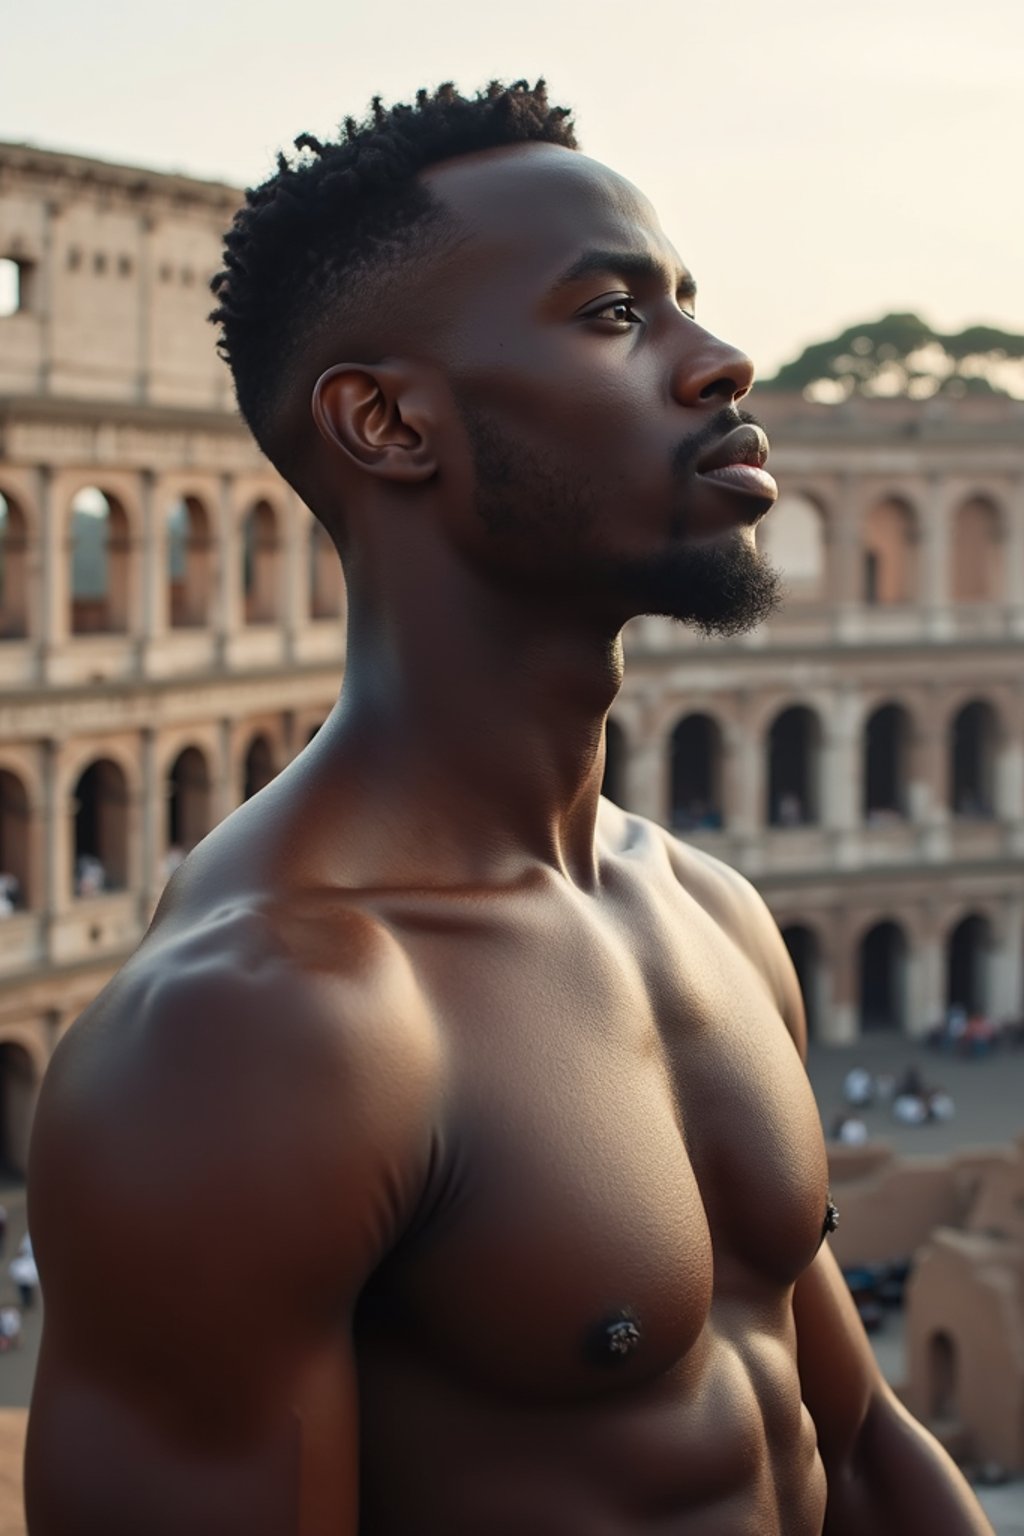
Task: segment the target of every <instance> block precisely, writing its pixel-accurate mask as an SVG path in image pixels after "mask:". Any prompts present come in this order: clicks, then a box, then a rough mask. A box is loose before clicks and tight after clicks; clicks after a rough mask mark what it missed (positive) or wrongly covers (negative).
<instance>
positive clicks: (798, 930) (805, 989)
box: [780, 922, 825, 1040]
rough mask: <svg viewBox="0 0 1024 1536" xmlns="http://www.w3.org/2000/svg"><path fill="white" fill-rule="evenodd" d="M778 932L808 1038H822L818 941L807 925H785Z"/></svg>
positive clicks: (821, 1000)
mask: <svg viewBox="0 0 1024 1536" xmlns="http://www.w3.org/2000/svg"><path fill="white" fill-rule="evenodd" d="M780 931H781V933H782V939H783V943H784V944H785V946H786V948H787V950H788V951H789V958H790V959H791V960H792V962H793V969H794V970H795V971H796V977H797V981H798V982H799V983H800V992H801V995H802V996H803V1000H804V1014H805V1016H806V1018H807V1035H808V1038H809V1039H811V1040H815V1039H818V1038H819V1037H820V1035H821V1034H822V1025H823V1015H824V981H825V973H824V963H823V957H822V947H821V941H820V939H819V937H818V934H817V932H816V931H815V929H814V928H813V927H811V925H810V924H808V923H800V922H794V923H786V924H785V925H784V926H783V927H782V929H781V930H780Z"/></svg>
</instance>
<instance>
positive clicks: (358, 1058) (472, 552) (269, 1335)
mask: <svg viewBox="0 0 1024 1536" xmlns="http://www.w3.org/2000/svg"><path fill="white" fill-rule="evenodd" d="M426 179H427V180H428V181H429V183H430V185H431V186H432V188H433V190H434V192H435V194H436V195H437V196H438V197H440V198H441V199H442V200H443V201H444V202H445V203H446V204H447V205H448V206H449V208H450V209H451V210H452V211H453V213H454V215H455V217H456V219H457V221H458V224H459V227H460V229H461V231H462V234H463V236H464V238H463V239H461V241H460V242H459V244H458V246H457V248H456V249H455V251H454V252H452V253H449V254H448V255H447V256H446V257H445V258H444V259H440V258H439V259H438V260H437V261H435V262H433V263H427V264H425V267H424V270H423V271H422V273H421V274H420V275H419V276H418V278H417V280H416V283H415V285H414V286H413V287H412V288H410V289H409V291H407V292H406V293H405V294H404V295H403V300H402V303H401V304H400V305H399V306H397V308H396V315H395V317H394V318H393V320H392V321H391V324H392V326H393V332H392V333H391V334H388V335H386V336H383V337H381V338H379V342H380V345H379V347H378V350H377V351H376V353H375V354H374V355H375V356H376V357H377V358H378V359H382V361H375V362H374V363H373V364H372V365H370V364H366V363H360V362H346V361H344V359H339V358H338V357H337V355H336V354H335V356H333V357H332V356H331V355H330V344H329V341H328V340H325V355H324V356H321V357H317V358H315V359H311V367H312V368H313V369H314V370H315V371H314V372H313V373H312V376H311V379H310V381H309V386H310V390H311V391H312V395H313V409H312V415H313V419H314V420H315V423H316V430H313V429H312V428H311V429H310V431H309V437H308V451H307V454H306V460H305V464H306V468H305V471H304V473H305V477H306V478H305V484H304V488H305V489H306V493H307V495H308V496H309V497H310V498H311V499H313V500H314V503H315V505H317V507H318V509H320V510H321V512H322V514H323V515H324V517H325V519H326V520H328V521H329V520H331V519H332V518H333V519H336V520H337V519H341V518H342V516H343V517H344V520H345V521H344V539H345V543H346V549H347V560H348V578H349V591H350V603H351V612H352V619H351V644H350V653H349V663H348V672H347V675H346V682H345V688H344V692H343V695H342V700H341V703H340V705H339V707H338V708H337V710H336V711H335V712H334V714H333V715H332V717H331V719H330V720H329V721H328V723H327V724H326V725H325V727H324V728H323V729H322V730H321V731H320V733H319V735H318V736H317V738H316V740H315V742H314V743H313V745H312V746H311V747H310V749H309V750H308V751H306V752H305V753H303V754H302V756H301V758H299V759H298V760H297V761H296V762H295V763H293V764H292V765H291V766H290V767H289V768H288V769H287V770H286V771H285V772H284V773H282V774H281V775H280V776H279V778H278V779H277V780H275V781H274V783H273V784H272V785H271V786H270V787H269V788H268V789H267V790H266V791H265V792H264V793H262V794H261V795H260V796H259V797H258V798H257V799H256V800H255V801H253V802H250V803H249V804H247V805H245V806H244V807H242V809H241V810H240V811H238V812H237V813H236V814H235V815H234V816H232V817H230V818H229V819H228V821H227V822H225V823H224V824H222V825H221V826H220V827H219V828H218V829H217V830H216V831H215V832H214V833H213V834H212V835H211V836H210V837H209V838H207V839H206V841H205V842H204V843H203V844H202V845H201V846H200V847H199V849H197V850H196V852H195V853H194V854H193V855H192V856H191V857H190V859H189V860H188V861H187V863H186V864H185V866H183V868H182V869H181V870H180V871H179V872H178V874H177V875H176V876H175V879H174V880H173V882H172V884H171V887H170V888H169V890H168V892H167V893H166V895H165V897H164V900H163V902H162V903H161V907H160V910H159V912H158V914H157V918H156V920H155V922H154V925H153V927H152V929H151V930H150V933H149V934H148V935H147V938H146V940H145V941H144V943H143V945H142V946H141V948H140V949H139V951H138V952H137V954H136V955H135V956H134V958H133V959H132V960H131V961H130V962H129V964H128V965H127V966H126V967H125V968H124V970H123V971H122V972H121V973H120V974H119V976H118V977H117V978H115V980H114V981H113V982H112V983H111V985H110V986H109V987H108V988H107V990H106V991H105V992H104V993H103V994H102V995H101V997H100V998H99V999H98V1000H97V1002H96V1003H95V1004H94V1005H93V1007H92V1008H91V1009H90V1010H89V1011H88V1012H87V1013H86V1015H85V1016H84V1017H83V1018H82V1020H80V1021H79V1023H78V1024H77V1025H76V1027H75V1028H74V1030H72V1031H71V1032H70V1034H69V1036H68V1037H67V1039H66V1040H65V1041H64V1042H63V1044H62V1045H61V1047H60V1049H59V1051H58V1053H57V1055H56V1057H55V1060H54V1064H53V1067H52V1069H51V1072H50V1074H49V1076H48V1079H47V1083H46V1086H45V1089H44V1093H43V1096H42V1100H41V1103H40V1106H39V1111H38V1117H37V1122H36V1132H35V1139H34V1146H33V1154H32V1166H31V1175H30V1178H31V1219H32V1229H33V1233H34V1236H35V1241H36V1250H37V1254H38V1256H39V1262H40V1267H41V1270H42V1275H43V1283H44V1287H45V1292H46V1302H47V1314H46V1334H45V1338H44V1344H43V1350H42V1356H41V1359H40V1366H39V1374H38V1379H37V1387H36V1393H35V1397H34V1399H33V1406H32V1414H31V1420H30V1434H29V1447H28V1462H27V1499H28V1511H29V1525H30V1530H31V1532H32V1536H58V1533H59V1536H78V1533H82V1536H85V1533H92V1532H95V1531H99V1530H102V1531H103V1532H104V1533H105V1536H138V1533H140V1532H143V1531H144V1532H146V1533H147V1536H172V1533H174V1536H178V1533H183V1532H186V1531H187V1532H189V1533H190V1536H207V1533H208V1536H236V1533H237V1536H291V1533H301V1536H356V1533H357V1532H358V1533H359V1536H437V1533H444V1536H481V1533H483V1532H486V1533H487V1536H526V1533H529V1536H641V1533H644V1532H651V1533H654V1532H655V1531H658V1532H667V1531H669V1530H671V1531H672V1532H678V1533H680V1536H683V1533H685V1536H712V1533H713V1536H771V1533H779V1536H782V1533H785V1536H820V1533H822V1532H827V1533H828V1536H908V1533H914V1532H918V1531H920V1532H928V1533H929V1536H968V1533H971V1536H981V1533H990V1530H991V1528H990V1526H989V1525H988V1523H987V1521H986V1520H985V1518H984V1516H983V1515H982V1514H981V1512H980V1510H979V1509H978V1507H977V1505H976V1503H975V1501H974V1499H973V1496H972V1495H971V1493H970V1491H969V1489H968V1488H967V1486H966V1484H965V1483H964V1482H963V1480H962V1479H961V1477H960V1475H959V1473H958V1472H957V1471H956V1469H955V1468H954V1467H953V1466H952V1464H951V1463H950V1462H949V1461H948V1459H947V1458H946V1457H945V1455H944V1454H943V1453H942V1452H941V1451H940V1450H939V1448H938V1447H937V1445H936V1444H935V1443H934V1442H933V1441H932V1440H931V1438H930V1437H929V1436H928V1435H926V1434H925V1432H924V1431H923V1430H921V1429H920V1428H919V1427H918V1426H917V1425H916V1424H915V1423H914V1422H913V1421H912V1420H910V1419H909V1418H908V1416H907V1415H906V1414H905V1413H904V1412H903V1410H902V1409H901V1408H900V1407H899V1405H898V1403H897V1402H896V1400H895V1398H894V1397H893V1396H892V1394H891V1393H890V1391H889V1390H888V1388H887V1387H886V1386H885V1384H884V1382H883V1381H882V1379H881V1377H880V1376H879V1374H878V1371H877V1368H876V1366H875V1363H874V1360H873V1357H872V1354H871V1351H870V1349H869V1348H868V1345H867V1342H866V1339H865V1337H864V1334H863V1330H862V1328H861V1326H860V1323H859V1321H858V1319H857V1316H856V1313H855V1312H854V1310H853V1308H852V1305H851V1302H850V1299H849V1297H848V1295H847V1294H846V1290H845V1287H844V1285H843V1283H842V1280H841V1277H840V1276H839V1273H838V1270H837V1268H836V1265H835V1262H834V1261H833V1259H832V1257H831V1255H830V1253H829V1251H828V1246H827V1243H825V1244H822V1243H821V1238H822V1225H823V1218H824V1215H825V1209H826V1193H827V1167H826V1160H825V1152H824V1146H823V1143H822V1138H821V1133H820V1128H819V1122H818V1116H817V1113H816V1110H815V1106H814V1102H813V1099H812V1097H811V1093H810V1089H809V1086H808V1083H807V1080H806V1075H805V1073H804V1070H803V1067H802V1064H801V1055H802V1053H803V1050H804V1023H803V1017H802V1011H801V1005H800V998H799V992H798V988H797V985H796V981H795V978H794V975H793V971H792V967H791V965H790V963H789V961H788V958H787V955H786V952H785V948H784V946H783V944H782V941H781V939H780V937H779V934H778V932H777V930H776V928H775V925H774V923H773V922H772V920H771V918H770V916H769V915H768V913H767V911H766V910H765V908H764V907H763V905H762V903H761V902H760V900H759V899H758V897H757V896H756V895H755V894H754V893H753V891H752V890H751V889H750V887H749V886H748V885H747V884H746V883H745V882H744V881H743V880H742V879H741V878H740V877H739V876H737V875H734V874H733V873H731V872H730V871H728V870H727V869H725V868H723V867H722V866H721V865H719V864H718V863H716V862H715V861H714V860H711V859H709V858H707V857H705V856H704V855H701V854H698V853H697V852H695V851H693V850H689V849H687V848H685V847H683V846H682V845H680V844H679V843H678V842H677V841H675V840H674V839H672V838H670V837H669V836H668V835H667V834H665V833H664V832H663V831H662V830H661V829H659V828H657V827H655V826H653V825H652V824H650V823H648V822H645V821H643V820H642V819H641V818H638V817H635V816H630V815H627V814H625V813H623V812H622V811H620V810H618V809H617V808H615V807H614V806H612V805H610V804H609V803H608V802H606V801H602V800H601V799H600V797H599V789H600V783H601V776H602V768H603V760H602V753H603V748H602V729H603V722H604V718H605V715H606V713H607V710H608V707H609V705H610V704H611V702H612V700H613V698H614V696H615V692H616V689H617V687H618V684H619V681H620V676H621V650H620V647H619V644H618V639H617V637H618V633H619V630H620V629H621V626H622V624H623V623H624V622H625V621H626V619H628V618H629V617H631V616H632V614H633V613H635V612H637V611H641V609H640V608H638V606H637V605H638V602H639V601H640V598H639V597H638V592H639V590H640V588H641V587H642V585H643V580H644V579H645V573H649V572H650V571H651V570H652V569H655V568H656V567H658V566H659V565H660V564H663V563H664V562H665V561H668V562H669V567H670V568H674V567H673V566H672V562H673V561H675V560H676V559H677V558H678V556H679V550H680V548H681V547H683V546H685V547H697V546H698V545H702V544H703V545H707V544H716V543H717V544H719V545H722V546H723V547H725V548H726V549H727V550H729V551H733V552H734V553H736V552H737V551H740V550H742V549H743V548H744V547H746V548H747V550H748V553H749V550H750V548H752V545H753V529H754V526H755V524H756V522H757V520H758V518H759V517H760V516H761V515H762V514H763V513H764V512H765V511H766V509H767V506H768V504H769V499H768V498H762V499H760V500H759V499H758V498H757V497H756V496H752V495H751V493H750V492H749V491H746V492H741V491H738V490H735V489H734V490H729V489H728V488H723V487H722V486H721V485H720V484H718V485H716V484H714V483H712V482H708V481H701V480H700V477H699V476H694V475H692V474H691V475H689V477H688V478H686V480H685V484H684V485H682V488H681V486H680V482H679V479H678V477H675V478H674V477H673V474H672V472H671V464H672V462H673V455H675V454H676V453H677V451H678V449H679V446H680V444H681V443H684V442H685V441H687V440H689V439H690V438H691V437H692V436H693V435H694V434H696V433H699V432H701V431H704V430H705V429H706V428H707V426H708V423H709V422H713V420H714V419H715V418H716V417H717V416H718V413H721V412H722V411H723V410H724V411H730V410H731V408H732V407H733V406H734V405H735V403H736V402H737V401H739V400H740V399H742V397H743V395H744V394H745V393H746V391H747V390H748V388H749V386H750V382H751V377H752V370H751V366H750V363H749V362H748V360H747V359H746V358H745V357H744V356H743V354H742V353H740V352H737V351H736V350H735V349H734V348H732V347H728V346H726V345H724V344H723V343H721V342H720V341H718V340H716V339H715V338H714V337H713V336H712V335H710V334H709V333H708V332H707V331H705V330H703V329H702V328H701V327H700V326H699V325H698V324H697V323H696V322H695V320H694V319H693V318H691V314H690V312H691V311H692V298H691V295H690V292H689V287H688V283H687V282H686V281H685V279H686V278H687V276H688V275H687V274H686V273H685V269H684V268H683V267H682V264H681V263H680V261H679V258H678V256H677V255H676V253H675V251H674V250H673V249H672V247H671V246H670V245H669V244H668V242H667V241H666V239H665V236H664V234H663V233H662V232H661V230H660V227H659V226H658V224H657V221H656V219H655V217H654V215H653V212H652V211H651V209H650V207H649V205H648V204H647V203H646V201H645V200H644V199H643V198H642V197H641V196H640V195H639V194H638V193H637V192H636V191H635V189H633V188H632V187H630V186H629V184H628V183H626V182H624V181H622V180H621V179H620V178H619V177H617V176H615V175H614V174H613V173H611V172H610V171H608V170H606V169H605V168H604V167H601V166H597V165H595V164H594V163H593V162H591V161H588V160H586V159H585V158H584V157H583V156H581V155H576V154H574V153H572V152H570V151H567V150H563V149H560V148H555V147H552V146H543V145H541V146H537V145H534V146H527V147H517V148H515V149H508V150H500V151H491V152H488V153H486V154H479V155H474V156H469V157H465V158H463V159H461V160H458V161H453V162H450V163H448V164H446V165H443V166H441V167H438V168H435V169H434V170H432V171H430V172H429V173H428V174H427V178H426ZM588 250H602V251H605V252H615V251H619V252H621V253H622V254H623V256H625V254H626V253H630V252H631V253H633V255H636V254H638V253H639V254H641V255H643V256H645V258H646V259H647V263H648V268H649V270H648V271H647V273H646V275H644V274H643V273H642V272H641V271H640V269H639V267H638V266H637V264H636V263H634V264H633V266H632V268H631V270H630V271H629V273H628V274H627V273H626V271H625V266H626V265H628V263H625V262H624V263H623V264H622V270H615V269H614V268H615V264H614V263H613V264H612V269H611V270H609V268H608V267H607V266H606V267H595V266H594V263H591V264H590V267H589V268H588V269H587V270H586V271H585V272H580V273H578V274H577V275H576V276H575V277H574V278H573V279H572V280H571V281H570V282H568V283H561V282H559V279H560V278H562V277H564V275H565V273H566V272H567V271H568V269H569V268H571V267H572V266H573V265H574V264H576V263H577V262H578V260H579V257H580V256H581V253H582V252H585V251H588ZM651 269H653V270H651ZM403 336H404V338H405V344H404V345H403V344H402V343H403ZM306 398H307V400H308V392H307V396H306ZM467 399H471V400H472V402H473V404H474V406H475V407H477V408H478V409H479V410H480V411H481V412H482V413H483V414H484V416H485V418H486V419H488V420H490V421H494V422H498V423H500V426H501V428H502V431H503V432H505V433H507V434H508V440H509V441H512V442H514V443H515V444H516V445H517V446H518V448H519V450H520V458H519V459H517V460H516V462H521V464H522V465H524V466H528V465H533V470H532V471H530V472H529V474H528V471H527V470H526V469H525V468H524V469H523V470H522V473H523V475H524V476H528V483H529V484H530V485H531V486H532V487H533V489H534V490H535V491H536V490H537V488H538V487H539V486H542V485H544V484H546V485H547V486H548V487H549V488H552V494H551V497H550V500H549V501H544V500H543V498H542V499H541V501H540V502H538V501H537V500H536V499H534V500H533V501H532V502H531V504H530V505H528V506H526V505H524V506H522V507H520V508H518V511H517V509H516V508H514V507H513V509H512V511H511V512H510V510H509V505H508V504H507V503H508V502H509V499H510V496H511V500H512V501H513V502H514V500H515V495H514V493H515V485H513V486H512V490H511V492H509V488H508V487H507V486H506V487H505V490H504V492H503V495H504V502H501V504H500V505H499V504H498V503H496V502H495V490H494V486H493V485H492V486H491V487H488V486H485V485H481V484H480V483H479V480H478V473H477V467H478V464H479V462H480V461H479V459H478V457H475V455H474V445H473V442H472V441H471V436H470V434H469V433H468V432H467V428H466V419H465V412H464V410H460V408H459V402H460V400H461V401H463V402H465V401H466V400H467ZM558 486H560V487H562V488H563V489H562V492H561V494H560V495H558V496H556V495H555V494H554V489H553V488H554V487H558ZM566 487H568V488H569V491H568V492H567V491H566V490H565V488H566ZM573 487H582V488H583V489H582V490H581V491H580V494H579V496H578V497H577V498H575V499H574V497H573V495H572V494H571V491H572V488H573ZM499 501H500V498H499ZM496 507H497V510H496ZM342 508H344V512H342V510H341V509H342ZM499 513H500V514H501V515H498V514H499ZM519 513H521V515H518V514H519ZM736 558H737V559H742V558H743V557H742V555H741V554H738V553H737V554H736ZM612 1340H615V1341H617V1346H618V1347H616V1348H613V1347H612V1343H611V1341H612Z"/></svg>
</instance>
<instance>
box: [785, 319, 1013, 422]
mask: <svg viewBox="0 0 1024 1536" xmlns="http://www.w3.org/2000/svg"><path fill="white" fill-rule="evenodd" d="M760 387H761V388H762V389H771V390H792V391H796V392H798V393H800V394H803V395H805V396H807V397H808V398H811V399H823V400H834V401H835V400H848V399H849V398H850V397H851V396H852V395H865V396H875V397H877V396H886V395H889V396H893V395H897V396H898V395H905V396H911V397H913V398H916V399H927V398H928V397H929V396H931V395H936V394H948V395H964V394H976V393H983V394H1020V393H1024V336H1019V335H1017V334H1016V333H1014V332H1011V331H1002V330H999V329H998V328H997V327H996V326H992V325H970V326H967V327H966V328H965V329H964V330H962V331H958V332H954V333H950V334H945V333H943V332H942V331H936V330H933V329H932V327H931V326H930V325H929V324H928V322H927V321H926V320H922V319H921V317H920V315H913V314H894V315H885V316H884V317H883V318H882V319H881V320H870V321H867V322H865V323H864V324H862V325H851V326H849V327H848V328H847V329H846V330H845V331H843V332H842V334H841V335H839V336H834V337H832V338H831V339H830V340H828V341H818V342H814V343H813V344H812V345H811V346H809V347H805V348H804V350H803V352H801V354H800V356H799V357H797V358H794V360H793V361H792V362H790V363H784V364H783V366H782V367H781V368H780V369H779V371H778V373H777V374H776V375H775V377H774V378H771V379H766V380H764V381H762V383H761V385H760Z"/></svg>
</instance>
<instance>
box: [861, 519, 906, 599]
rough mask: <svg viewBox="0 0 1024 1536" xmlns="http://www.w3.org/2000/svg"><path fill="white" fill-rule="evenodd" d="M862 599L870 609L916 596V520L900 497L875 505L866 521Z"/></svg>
mask: <svg viewBox="0 0 1024 1536" xmlns="http://www.w3.org/2000/svg"><path fill="white" fill-rule="evenodd" d="M863 560H864V566H863V588H862V593H863V598H864V602H865V603H866V604H867V605H868V606H869V607H876V606H877V607H887V606H889V605H891V604H898V603H911V602H913V601H914V599H915V598H916V596H917V517H916V515H915V513H914V510H913V508H912V507H911V505H910V503H909V502H908V501H905V500H904V499H903V498H902V497H901V496H886V497H883V498H882V499H881V500H880V501H876V502H875V503H874V504H873V505H872V506H871V507H870V508H869V509H868V514H867V517H866V518H865V520H864V533H863Z"/></svg>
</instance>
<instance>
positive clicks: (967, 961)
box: [946, 912, 993, 1018]
mask: <svg viewBox="0 0 1024 1536" xmlns="http://www.w3.org/2000/svg"><path fill="white" fill-rule="evenodd" d="M992 952H993V944H992V925H991V923H990V922H989V920H988V918H987V917H981V916H980V915H979V914H978V913H976V912H972V913H970V914H969V915H968V916H967V917H965V918H962V919H961V921H960V922H959V923H957V925H956V927H955V928H954V929H953V932H952V933H951V934H950V937H949V947H948V949H947V952H946V1006H947V1008H962V1009H963V1010H964V1012H965V1013H966V1014H967V1016H968V1018H973V1017H975V1016H976V1015H978V1014H988V1012H989V1008H990V1003H991V999H990V995H989V994H990V982H989V972H990V969H991V964H992Z"/></svg>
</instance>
